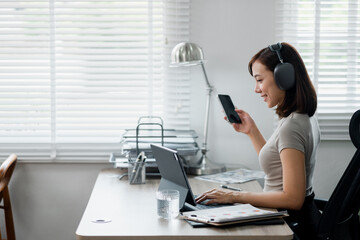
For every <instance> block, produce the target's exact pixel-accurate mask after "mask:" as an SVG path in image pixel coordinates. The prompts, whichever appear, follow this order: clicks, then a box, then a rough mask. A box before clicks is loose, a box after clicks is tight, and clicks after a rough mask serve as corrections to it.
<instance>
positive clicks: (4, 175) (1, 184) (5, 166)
mask: <svg viewBox="0 0 360 240" xmlns="http://www.w3.org/2000/svg"><path fill="white" fill-rule="evenodd" d="M16 162H17V156H16V155H15V154H12V155H10V156H9V157H8V158H7V159H6V160H5V161H4V162H3V163H2V164H1V166H0V192H2V191H3V190H4V189H5V188H6V187H7V185H8V184H9V182H10V179H11V176H12V174H13V172H14V169H15V165H16ZM0 200H1V199H0Z"/></svg>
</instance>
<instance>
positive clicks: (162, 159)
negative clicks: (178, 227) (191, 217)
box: [151, 144, 229, 212]
mask: <svg viewBox="0 0 360 240" xmlns="http://www.w3.org/2000/svg"><path fill="white" fill-rule="evenodd" d="M151 150H152V153H153V155H154V157H155V160H156V163H157V166H158V168H159V172H160V175H161V180H160V185H159V190H163V189H175V190H178V191H179V193H180V199H179V200H180V202H179V207H180V211H181V212H187V211H196V210H201V209H206V208H214V207H222V206H229V204H224V205H223V204H221V205H205V204H196V202H195V198H194V195H193V192H192V190H191V186H190V184H189V181H188V178H187V175H186V173H185V170H184V167H183V165H182V161H181V159H180V157H179V155H178V153H177V151H174V150H172V149H169V148H166V147H163V146H160V145H154V144H151Z"/></svg>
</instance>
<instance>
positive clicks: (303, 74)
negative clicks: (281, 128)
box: [248, 43, 317, 118]
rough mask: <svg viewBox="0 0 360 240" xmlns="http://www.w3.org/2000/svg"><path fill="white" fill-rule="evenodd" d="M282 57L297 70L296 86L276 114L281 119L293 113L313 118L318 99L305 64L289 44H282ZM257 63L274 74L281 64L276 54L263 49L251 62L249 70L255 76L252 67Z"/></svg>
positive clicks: (286, 94)
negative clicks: (277, 66) (276, 67)
mask: <svg viewBox="0 0 360 240" xmlns="http://www.w3.org/2000/svg"><path fill="white" fill-rule="evenodd" d="M281 45H282V49H281V55H282V57H283V59H284V62H287V63H291V64H292V65H293V66H294V69H295V86H294V87H292V88H291V89H289V90H287V91H286V92H285V98H284V101H283V102H282V103H279V104H278V106H277V108H276V114H277V115H278V116H279V117H280V118H283V117H287V116H289V115H290V114H291V113H293V112H298V113H306V114H307V115H309V117H311V116H313V115H314V113H315V111H316V108H317V97H316V91H315V88H314V86H313V84H312V82H311V80H310V77H309V74H308V73H307V71H306V68H305V64H304V62H303V60H302V58H301V56H300V54H299V53H298V52H297V51H296V49H295V48H294V47H293V46H291V45H290V44H288V43H281ZM255 61H259V62H261V63H262V64H263V65H265V66H266V67H267V69H269V70H270V71H272V72H274V69H275V66H276V65H277V64H279V63H280V61H279V58H278V56H277V54H276V53H275V52H272V51H270V49H269V48H268V47H267V48H263V49H261V50H260V51H259V52H258V53H256V54H255V55H254V56H253V57H252V58H251V60H250V62H249V65H248V70H249V72H250V74H251V76H253V72H252V65H253V64H254V62H255Z"/></svg>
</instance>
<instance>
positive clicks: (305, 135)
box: [259, 113, 320, 196]
mask: <svg viewBox="0 0 360 240" xmlns="http://www.w3.org/2000/svg"><path fill="white" fill-rule="evenodd" d="M319 142H320V129H319V124H318V122H317V119H316V117H311V118H309V116H308V115H307V114H300V113H292V114H290V115H289V116H288V117H286V118H282V119H281V120H280V121H279V123H278V127H277V128H276V130H275V132H274V133H273V135H272V136H271V137H270V139H269V140H268V141H267V142H266V144H265V145H264V146H263V148H262V149H261V151H260V153H259V162H260V166H261V168H262V169H263V170H264V172H265V174H266V176H265V184H264V191H282V190H283V173H282V164H281V159H280V152H281V151H282V150H283V149H285V148H292V149H296V150H299V151H301V152H303V153H304V154H305V171H306V196H308V195H310V194H311V193H312V191H313V189H312V187H313V181H312V178H313V173H314V167H315V160H316V159H315V158H316V151H317V148H318V145H319Z"/></svg>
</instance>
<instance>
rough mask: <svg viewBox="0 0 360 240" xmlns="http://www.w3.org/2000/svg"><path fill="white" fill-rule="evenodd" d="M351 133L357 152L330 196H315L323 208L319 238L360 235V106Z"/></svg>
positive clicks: (318, 227)
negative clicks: (324, 198) (319, 198)
mask: <svg viewBox="0 0 360 240" xmlns="http://www.w3.org/2000/svg"><path fill="white" fill-rule="evenodd" d="M349 134H350V138H351V141H352V143H353V144H354V146H355V147H356V152H355V154H354V156H353V158H352V160H351V162H350V163H349V165H348V167H347V168H346V170H345V172H344V174H343V175H342V177H341V178H340V181H339V183H338V184H337V186H336V188H335V190H334V192H333V193H332V195H331V196H330V199H329V200H328V201H327V202H326V201H323V200H315V204H316V205H317V206H318V208H319V209H320V210H321V211H322V215H321V218H320V220H319V222H318V225H317V236H316V237H317V238H318V239H342V240H343V239H344V240H346V239H349V240H358V239H360V232H359V229H360V225H359V215H358V213H359V209H360V110H358V111H356V112H355V113H354V114H353V116H352V117H351V120H350V124H349Z"/></svg>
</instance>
